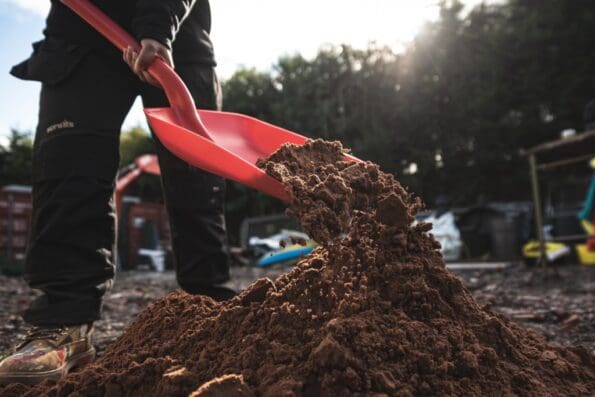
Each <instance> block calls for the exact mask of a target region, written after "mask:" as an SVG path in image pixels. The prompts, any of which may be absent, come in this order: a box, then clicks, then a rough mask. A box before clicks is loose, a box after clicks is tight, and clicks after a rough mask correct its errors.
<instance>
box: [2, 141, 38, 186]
mask: <svg viewBox="0 0 595 397" xmlns="http://www.w3.org/2000/svg"><path fill="white" fill-rule="evenodd" d="M32 157H33V141H32V140H31V134H30V133H28V132H21V131H17V130H14V129H13V130H11V131H10V137H9V138H8V144H7V145H6V146H3V145H0V186H3V185H8V184H13V183H14V184H31V182H32V181H31V171H32Z"/></svg>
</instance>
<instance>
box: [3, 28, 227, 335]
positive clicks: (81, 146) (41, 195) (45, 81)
mask: <svg viewBox="0 0 595 397" xmlns="http://www.w3.org/2000/svg"><path fill="white" fill-rule="evenodd" d="M24 70H25V72H23V73H22V75H21V76H19V77H22V78H26V79H31V80H39V81H41V82H42V88H41V97H40V109H39V124H38V127H37V131H36V136H35V145H34V158H33V164H34V166H33V168H34V169H33V221H32V230H31V238H30V245H29V251H28V255H27V260H26V266H25V278H26V280H27V281H28V283H29V285H30V286H31V287H32V288H35V289H39V290H41V291H42V292H43V295H41V296H40V297H39V298H38V299H37V300H35V301H34V302H33V303H32V305H31V306H30V307H29V309H28V310H27V311H26V312H25V316H24V317H25V320H26V321H27V322H29V323H31V324H34V325H57V324H60V325H70V324H80V323H86V322H91V321H94V320H97V319H98V318H99V317H100V310H101V300H102V296H103V294H104V293H105V291H106V290H107V289H108V287H109V286H110V285H111V280H112V279H113V276H114V272H115V269H114V261H113V257H114V255H113V249H114V239H115V213H114V206H113V190H114V184H115V177H116V173H117V169H118V163H119V148H118V146H119V134H120V128H121V126H122V123H123V121H124V118H125V116H126V114H127V113H128V111H129V110H130V108H131V106H132V104H133V102H134V100H135V98H136V97H137V96H138V95H140V96H141V97H142V100H143V104H144V106H145V107H165V106H168V102H167V99H166V97H165V95H164V94H163V92H162V91H161V90H160V89H157V88H155V87H152V86H150V85H148V84H145V83H142V82H141V81H140V80H139V79H138V78H137V77H136V76H135V75H134V74H133V73H132V72H131V71H130V70H129V68H128V67H127V65H125V64H124V62H123V61H122V59H121V56H120V55H119V54H117V53H116V52H115V51H114V52H105V51H103V52H102V51H99V50H93V49H90V48H84V47H81V46H72V45H66V44H64V43H60V42H59V41H57V40H51V39H48V40H46V41H45V42H44V43H43V44H41V45H40V46H39V45H38V47H37V48H36V51H35V53H34V54H33V55H32V57H31V58H30V59H29V60H28V67H25V69H24ZM176 71H177V73H178V74H179V75H180V77H181V78H182V79H183V80H184V82H185V83H186V85H187V86H188V88H189V90H190V92H191V94H192V96H193V97H194V100H195V101H196V104H197V106H198V107H199V108H205V109H217V108H218V107H219V106H220V90H219V83H218V81H217V78H216V75H215V72H214V69H213V67H211V66H205V65H198V64H186V65H176ZM14 74H17V75H18V72H17V73H14ZM154 138H155V144H156V150H157V155H158V158H159V166H160V168H161V180H162V186H163V192H164V196H165V197H164V199H165V204H166V208H167V211H168V214H169V220H170V227H171V235H172V246H173V250H174V257H175V266H176V272H177V280H178V282H179V284H180V286H181V287H182V288H183V289H184V290H186V291H188V292H192V291H193V290H194V289H199V288H202V287H206V286H211V285H214V284H219V283H223V282H225V281H227V280H228V279H229V264H228V253H227V247H226V231H225V226H224V214H223V197H224V189H225V185H224V180H223V179H222V178H220V177H218V176H215V175H212V174H209V173H206V172H204V171H201V170H198V169H196V168H193V167H191V166H189V165H188V164H187V163H185V162H184V161H182V160H180V159H178V158H177V157H175V156H174V155H172V154H171V153H170V152H169V151H168V150H167V149H165V147H163V145H162V144H161V143H160V142H159V140H158V139H157V138H156V137H155V136H154Z"/></svg>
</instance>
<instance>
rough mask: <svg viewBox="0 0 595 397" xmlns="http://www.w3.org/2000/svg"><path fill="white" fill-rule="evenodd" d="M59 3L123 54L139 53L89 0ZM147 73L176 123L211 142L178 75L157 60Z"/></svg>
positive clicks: (128, 35) (122, 31)
mask: <svg viewBox="0 0 595 397" xmlns="http://www.w3.org/2000/svg"><path fill="white" fill-rule="evenodd" d="M61 1H62V3H63V4H64V5H66V6H67V7H68V8H70V9H71V10H72V11H74V12H75V13H76V14H77V15H78V16H80V17H81V18H83V19H84V20H85V21H86V22H87V23H88V24H89V25H91V26H93V27H94V28H95V29H96V30H97V31H98V32H99V33H101V34H102V35H103V36H104V37H105V38H106V39H108V40H109V41H110V42H111V43H112V44H114V45H115V46H116V47H117V48H118V49H119V50H120V51H124V50H125V49H126V48H127V47H132V48H134V49H135V50H136V51H140V48H141V46H140V44H139V43H138V42H137V41H136V40H135V39H134V38H133V37H132V36H131V35H130V34H128V32H126V31H125V30H124V29H122V27H121V26H119V25H118V24H117V23H115V22H114V21H112V20H111V19H110V18H109V17H107V16H106V15H105V14H104V13H103V11H101V10H100V9H99V8H97V7H96V6H95V5H94V4H92V3H91V2H89V1H88V0H61ZM148 72H149V74H150V75H151V77H153V78H154V79H155V80H157V81H158V82H159V84H160V85H161V88H163V91H165V95H166V96H167V99H168V101H169V104H170V106H171V109H172V111H173V112H174V113H175V115H176V117H177V119H178V122H179V124H180V125H181V126H182V127H184V128H186V129H189V130H190V131H194V132H197V133H199V134H200V135H202V136H204V137H205V138H208V139H211V140H212V138H211V136H210V135H209V133H208V131H207V129H206V127H205V126H204V124H203V123H202V121H201V120H200V117H199V115H198V112H196V106H195V104H194V100H193V99H192V96H191V95H190V92H189V91H188V88H186V85H185V84H184V82H183V81H182V79H180V77H179V76H178V75H177V73H176V72H175V71H174V70H173V69H172V68H171V67H169V65H167V64H166V63H165V62H164V61H163V60H161V59H159V58H155V61H154V62H153V63H152V64H151V65H150V66H149V69H148Z"/></svg>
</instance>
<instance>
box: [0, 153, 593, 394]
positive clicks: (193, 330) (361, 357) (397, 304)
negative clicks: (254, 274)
mask: <svg viewBox="0 0 595 397" xmlns="http://www.w3.org/2000/svg"><path fill="white" fill-rule="evenodd" d="M260 165H261V166H262V167H263V168H264V169H266V171H267V172H268V173H269V174H271V175H273V176H274V177H276V178H278V179H280V180H282V181H283V182H284V183H285V184H286V185H287V186H288V188H289V189H290V191H291V193H292V195H293V197H294V198H295V201H294V203H293V204H292V206H291V208H290V212H291V213H293V214H295V215H297V216H298V217H299V218H300V220H301V223H302V225H303V226H304V228H305V229H306V231H307V232H308V233H309V234H310V235H311V236H313V237H314V238H316V239H317V241H318V242H320V243H321V246H320V247H319V248H317V249H316V250H315V251H314V252H313V253H312V254H311V255H309V256H308V257H306V258H305V259H304V260H302V261H301V262H300V263H299V264H298V265H297V266H296V267H295V269H293V270H292V271H290V272H289V273H287V274H285V275H283V276H281V277H280V278H279V279H277V280H276V281H275V282H273V281H271V280H268V279H261V280H258V281H257V282H256V283H254V284H253V285H252V286H251V287H250V288H248V289H247V290H246V291H244V292H243V293H242V294H241V295H240V296H239V297H236V298H234V299H233V300H231V301H228V302H225V303H222V304H218V303H215V302H214V301H212V300H210V299H207V298H202V297H195V296H190V295H187V294H185V293H179V292H177V293H172V294H170V295H169V296H167V297H165V298H163V299H161V300H159V301H158V302H156V303H155V304H154V305H152V306H151V307H150V308H148V309H147V310H145V311H144V312H143V313H141V314H140V315H139V317H138V318H137V319H136V321H135V322H134V323H133V324H132V326H131V327H130V328H129V329H128V331H127V332H126V333H125V334H123V335H122V336H121V337H120V338H119V339H118V340H117V341H116V342H115V343H114V344H113V345H112V346H111V347H110V348H109V349H108V350H107V351H106V353H105V354H104V356H102V357H101V359H99V360H98V361H97V362H96V363H95V364H93V365H92V366H90V367H87V368H86V369H85V370H83V371H81V372H78V373H75V374H72V375H71V376H69V377H68V378H66V379H65V380H63V381H60V382H59V383H57V384H50V383H46V384H43V385H41V386H39V387H37V388H36V389H33V390H30V391H29V393H31V395H39V394H40V393H44V394H45V395H68V394H69V393H74V395H81V396H83V395H84V396H93V395H110V396H119V395H155V396H161V395H180V396H181V395H189V394H191V393H192V395H193V396H294V395H295V396H300V395H304V396H341V395H377V396H381V395H389V396H411V395H533V396H547V395H569V396H579V395H580V396H582V395H592V394H593V393H594V392H595V361H594V357H593V355H592V354H591V353H590V352H588V351H586V350H585V349H582V348H578V347H571V348H560V347H555V346H552V345H549V344H548V343H546V342H545V340H544V339H543V338H542V337H541V336H539V335H537V334H535V333H533V332H529V331H526V330H523V329H520V328H518V327H516V326H514V325H513V324H511V323H510V322H509V321H508V320H506V319H505V318H502V317H500V316H498V315H496V314H494V313H492V312H490V311H489V310H487V309H485V308H482V307H480V306H479V305H477V303H476V302H475V301H474V300H473V298H472V297H471V295H470V294H469V293H468V292H467V291H466V290H465V288H464V287H463V285H462V284H461V282H460V281H459V280H458V279H457V278H456V277H455V276H453V275H452V274H451V273H449V272H448V271H447V270H446V268H445V265H444V263H443V261H442V259H441V257H440V254H439V253H438V252H437V250H436V249H437V248H438V244H437V243H436V242H435V241H434V239H433V238H432V237H431V236H430V235H429V234H428V230H429V229H430V225H427V224H423V223H422V224H416V225H413V220H414V218H413V216H414V214H415V212H416V211H417V210H418V209H419V208H420V206H421V204H420V202H419V201H418V200H417V199H415V198H414V197H413V196H412V195H410V194H409V193H408V192H407V191H406V190H405V189H404V188H403V187H401V185H400V184H399V183H398V182H397V181H396V180H395V179H394V177H393V176H391V175H388V174H385V173H383V172H382V171H380V170H379V168H378V166H376V165H374V164H371V163H365V162H350V161H345V160H344V155H343V152H342V147H341V145H340V144H339V143H328V142H323V141H311V142H309V143H308V144H306V145H305V146H303V147H295V146H285V147H283V148H281V149H280V151H279V152H277V153H275V154H274V155H272V156H271V157H270V158H269V159H268V160H267V161H263V162H261V164H260ZM17 391H18V392H19V393H20V392H22V391H23V389H22V388H21V386H16V385H14V386H10V387H9V388H7V389H5V390H4V393H6V394H8V393H11V392H17Z"/></svg>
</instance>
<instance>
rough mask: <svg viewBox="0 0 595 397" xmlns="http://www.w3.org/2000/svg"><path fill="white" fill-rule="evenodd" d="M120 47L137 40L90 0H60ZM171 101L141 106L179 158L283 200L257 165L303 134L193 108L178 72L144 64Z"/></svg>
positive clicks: (281, 189) (161, 64)
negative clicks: (162, 106)
mask: <svg viewBox="0 0 595 397" xmlns="http://www.w3.org/2000/svg"><path fill="white" fill-rule="evenodd" d="M62 3H64V4H65V5H66V6H68V7H69V8H70V9H71V10H73V11H74V12H75V13H77V14H78V15H79V16H80V17H81V18H83V19H84V20H85V21H87V23H89V24H90V25H91V26H93V27H94V28H95V29H97V30H98V31H99V33H101V34H102V35H103V36H105V37H106V38H107V39H108V40H109V41H111V42H112V43H113V44H114V45H115V46H116V47H118V48H119V49H120V50H121V51H124V49H126V48H127V47H129V46H130V47H132V48H134V49H135V50H136V51H139V50H140V45H139V44H138V43H137V42H136V40H135V39H134V38H133V37H132V36H130V35H129V34H128V33H127V32H126V31H124V29H122V28H121V27H120V26H118V25H117V24H116V23H115V22H114V21H112V20H111V19H110V18H108V17H107V16H106V15H105V14H104V13H103V12H102V11H101V10H99V9H98V8H97V7H96V6H95V5H93V4H91V3H90V2H89V1H88V0H62ZM148 72H149V74H150V75H151V76H152V77H153V78H154V79H155V80H157V81H158V82H159V84H160V85H161V87H162V88H163V90H164V91H165V94H166V95H167V98H168V100H169V103H170V106H171V107H169V108H155V109H145V114H146V116H147V119H148V120H149V124H150V125H151V127H152V128H153V131H154V132H155V134H157V136H158V137H159V140H160V141H161V142H162V143H163V145H165V147H166V148H167V149H168V150H170V151H171V152H172V153H173V154H175V155H176V156H178V157H179V158H181V159H182V160H184V161H186V162H188V163H190V164H192V165H193V166H195V167H198V168H201V169H203V170H206V171H208V172H211V173H213V174H216V175H219V176H222V177H224V178H227V179H231V180H234V181H236V182H239V183H241V184H244V185H247V186H250V187H252V188H254V189H257V190H260V191H262V192H264V193H267V194H269V195H271V196H274V197H277V198H279V199H281V200H284V201H290V200H291V197H290V196H289V194H288V193H287V191H286V189H285V186H284V185H283V184H282V183H281V182H279V181H277V180H276V179H274V178H272V177H270V176H269V175H267V174H266V173H265V172H263V171H262V170H261V169H259V168H257V167H256V166H255V163H256V161H257V160H258V159H259V158H266V157H268V156H269V155H270V154H271V153H273V152H274V151H275V150H277V149H278V148H279V147H280V146H281V145H283V144H284V143H294V144H297V145H302V144H304V143H305V142H306V140H307V138H306V137H304V136H302V135H299V134H296V133H293V132H291V131H288V130H285V129H283V128H280V127H276V126H274V125H271V124H268V123H265V122H263V121H260V120H257V119H255V118H253V117H249V116H246V115H242V114H237V113H228V112H216V111H208V110H197V109H196V106H195V104H194V101H193V100H192V97H191V96H190V93H189V92H188V89H187V88H186V86H185V85H184V83H183V82H182V80H181V79H180V77H179V76H178V75H177V74H176V72H174V70H173V69H172V68H170V67H169V66H168V65H167V64H166V63H165V62H163V61H162V60H161V59H155V61H154V62H153V64H152V65H151V66H150V67H149V69H148Z"/></svg>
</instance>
